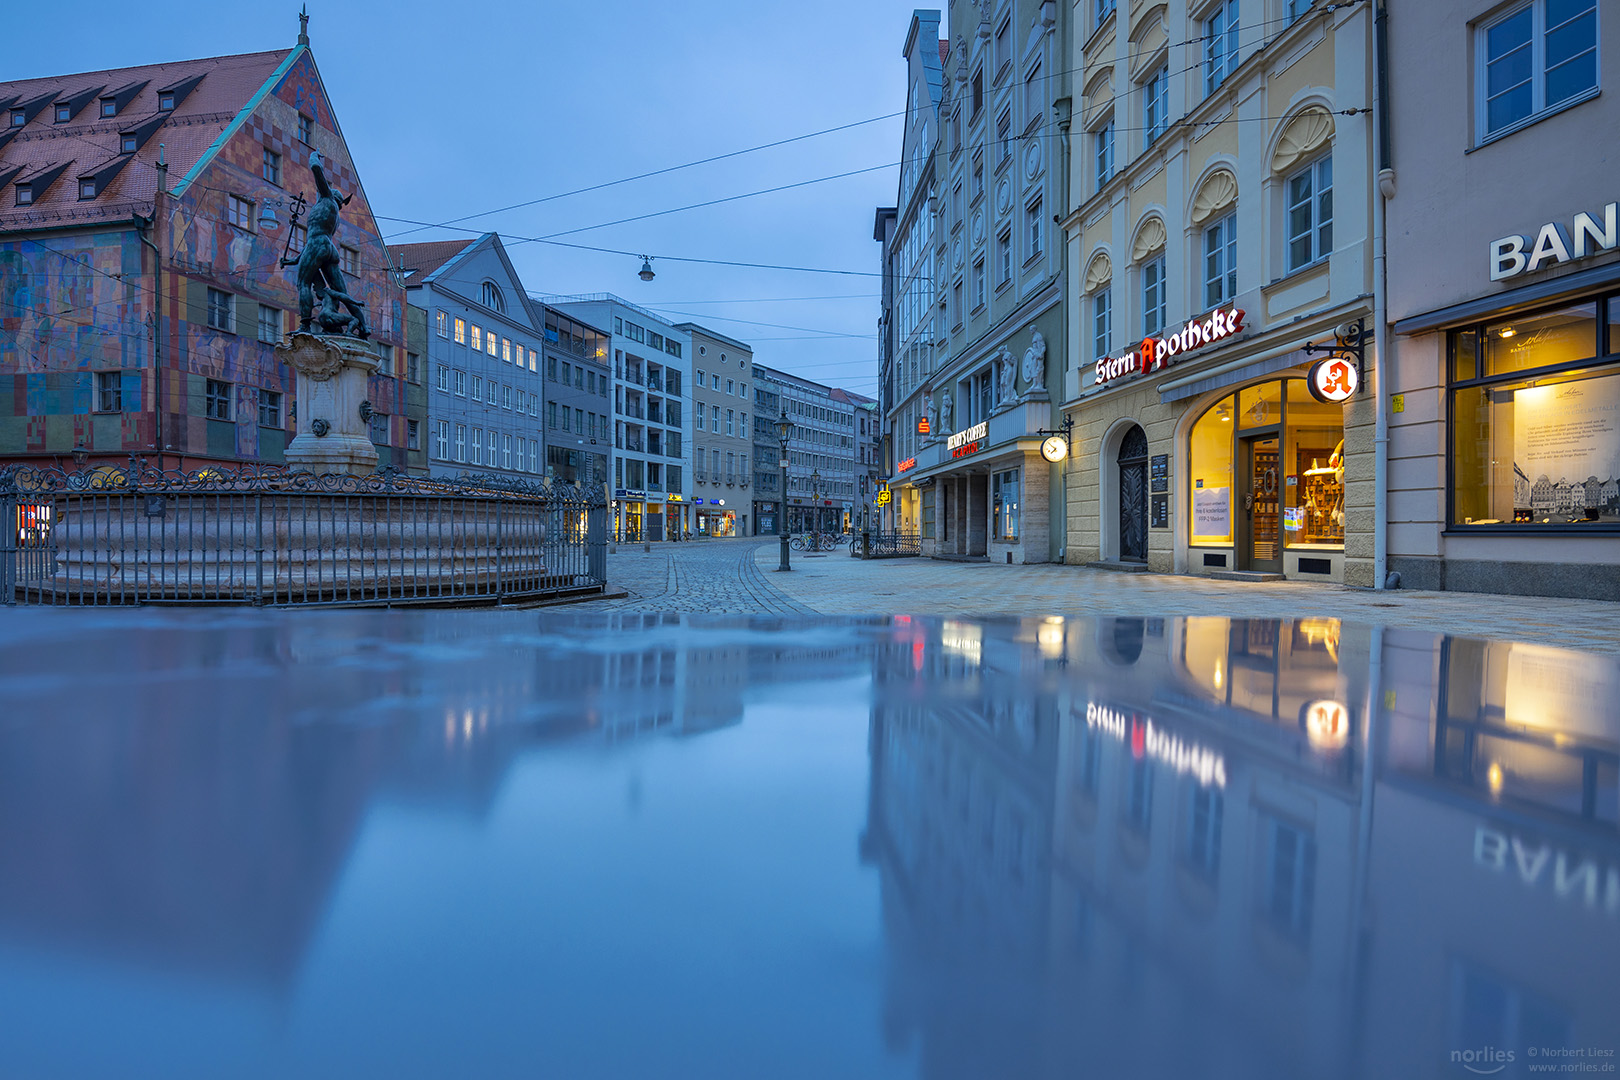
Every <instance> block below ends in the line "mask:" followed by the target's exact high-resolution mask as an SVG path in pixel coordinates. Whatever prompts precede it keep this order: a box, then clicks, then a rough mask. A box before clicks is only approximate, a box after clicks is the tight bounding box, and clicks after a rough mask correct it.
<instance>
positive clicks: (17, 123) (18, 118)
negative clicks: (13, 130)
mask: <svg viewBox="0 0 1620 1080" xmlns="http://www.w3.org/2000/svg"><path fill="white" fill-rule="evenodd" d="M26 123H28V114H27V113H26V112H24V111H23V110H21V109H12V110H11V126H12V127H22V126H23V125H24V124H26Z"/></svg>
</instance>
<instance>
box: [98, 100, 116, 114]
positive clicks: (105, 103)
mask: <svg viewBox="0 0 1620 1080" xmlns="http://www.w3.org/2000/svg"><path fill="white" fill-rule="evenodd" d="M101 115H102V118H103V119H105V118H106V117H109V116H117V115H118V100H117V99H116V98H110V97H107V98H102V99H101Z"/></svg>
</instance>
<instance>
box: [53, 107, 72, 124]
mask: <svg viewBox="0 0 1620 1080" xmlns="http://www.w3.org/2000/svg"><path fill="white" fill-rule="evenodd" d="M71 119H73V106H72V105H68V104H65V103H64V104H60V105H57V107H56V122H57V123H58V124H65V123H67V122H68V121H69V120H71Z"/></svg>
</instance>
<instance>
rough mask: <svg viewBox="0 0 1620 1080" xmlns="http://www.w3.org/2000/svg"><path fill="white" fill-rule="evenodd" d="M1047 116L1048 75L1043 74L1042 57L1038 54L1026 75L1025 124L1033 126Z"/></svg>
mask: <svg viewBox="0 0 1620 1080" xmlns="http://www.w3.org/2000/svg"><path fill="white" fill-rule="evenodd" d="M1045 116H1046V76H1044V75H1042V74H1041V58H1040V57H1039V56H1037V57H1036V58H1035V59H1034V61H1032V62H1031V63H1030V65H1029V74H1028V75H1025V76H1024V126H1025V127H1026V128H1027V127H1031V126H1033V125H1034V124H1035V123H1036V122H1037V121H1039V120H1041V119H1043V118H1044V117H1045Z"/></svg>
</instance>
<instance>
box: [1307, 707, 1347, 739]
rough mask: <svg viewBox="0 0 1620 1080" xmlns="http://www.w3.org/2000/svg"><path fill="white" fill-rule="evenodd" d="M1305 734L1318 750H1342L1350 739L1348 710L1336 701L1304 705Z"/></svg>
mask: <svg viewBox="0 0 1620 1080" xmlns="http://www.w3.org/2000/svg"><path fill="white" fill-rule="evenodd" d="M1305 736H1306V738H1308V739H1310V740H1311V745H1312V746H1314V747H1316V748H1317V749H1318V750H1342V749H1343V748H1344V745H1345V744H1346V743H1348V742H1349V741H1350V710H1349V708H1348V707H1346V706H1345V705H1344V704H1342V703H1341V702H1337V701H1313V702H1311V703H1310V704H1309V705H1307V706H1305Z"/></svg>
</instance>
